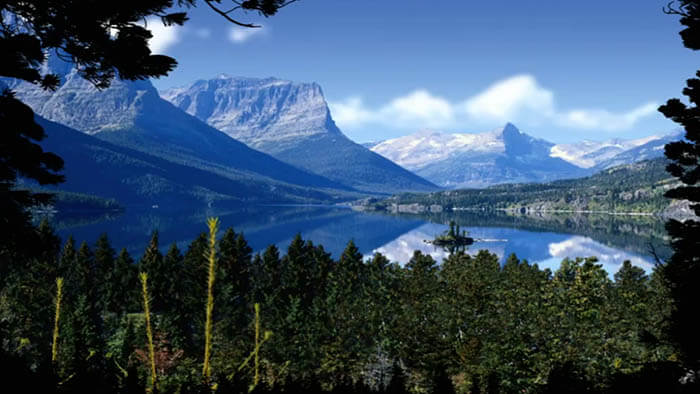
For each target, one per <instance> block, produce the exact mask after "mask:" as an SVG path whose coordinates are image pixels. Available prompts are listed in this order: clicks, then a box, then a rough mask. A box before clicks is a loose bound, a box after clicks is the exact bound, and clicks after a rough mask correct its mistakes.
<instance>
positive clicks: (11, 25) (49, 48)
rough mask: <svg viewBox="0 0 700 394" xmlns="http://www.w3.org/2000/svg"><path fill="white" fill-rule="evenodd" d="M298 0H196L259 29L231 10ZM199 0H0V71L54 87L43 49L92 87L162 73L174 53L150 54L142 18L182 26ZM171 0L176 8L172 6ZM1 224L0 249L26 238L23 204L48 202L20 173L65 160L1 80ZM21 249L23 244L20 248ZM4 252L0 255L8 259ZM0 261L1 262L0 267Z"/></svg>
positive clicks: (48, 177) (34, 175)
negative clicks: (22, 184) (24, 185)
mask: <svg viewBox="0 0 700 394" xmlns="http://www.w3.org/2000/svg"><path fill="white" fill-rule="evenodd" d="M296 1H297V0H246V1H242V2H241V1H236V0H231V4H230V5H229V6H228V7H227V8H226V9H224V8H221V7H222V6H225V5H224V4H222V0H201V1H200V3H202V2H203V3H205V4H206V5H207V6H209V7H210V8H211V9H212V10H213V11H214V12H216V13H217V14H219V15H221V16H222V17H224V18H225V19H226V20H227V21H229V22H231V23H234V24H236V25H239V26H243V27H248V28H257V27H259V26H256V25H254V24H251V23H245V22H242V21H241V20H239V19H238V18H235V17H234V16H233V15H234V13H241V12H248V11H252V12H256V13H258V14H260V15H263V16H265V17H268V16H272V15H274V14H276V13H277V11H278V10H279V9H280V8H282V7H285V6H287V5H289V4H291V3H294V2H296ZM197 4H198V2H197V0H176V1H175V0H142V1H126V2H125V1H91V0H34V1H25V0H6V1H3V2H1V3H0V59H2V61H1V62H0V77H7V78H16V79H20V80H23V81H26V82H30V83H33V84H37V85H40V86H41V87H42V88H44V89H49V90H54V89H56V88H57V87H58V85H59V84H60V81H59V77H58V75H56V74H53V73H51V72H50V71H47V70H46V69H44V68H42V65H43V63H44V61H45V60H46V58H47V56H48V55H49V54H54V55H55V56H57V57H58V58H60V59H62V60H64V61H67V62H69V63H72V64H74V66H75V67H76V69H77V71H78V73H79V74H80V75H81V76H82V77H84V78H85V79H87V80H88V81H90V82H92V83H93V84H94V85H95V87H97V88H98V89H104V88H107V87H109V85H110V82H111V81H112V80H113V79H114V78H120V79H124V80H139V79H147V78H159V77H162V76H165V75H168V73H169V72H170V71H172V70H173V69H174V68H175V66H176V65H177V62H176V61H175V59H173V58H171V57H169V56H165V55H159V54H153V53H152V52H151V50H150V49H149V47H148V40H149V39H151V38H152V37H153V34H152V33H151V32H150V31H149V30H148V27H147V26H146V25H145V24H144V21H145V20H146V18H148V17H157V18H160V20H161V22H162V23H163V24H164V25H166V26H170V25H182V24H184V23H185V22H186V21H187V20H188V17H187V13H186V12H182V11H181V10H183V9H186V8H190V7H195V6H197ZM173 7H176V8H175V11H173ZM0 124H2V127H3V131H2V132H1V133H0V197H2V201H3V204H2V206H1V207H0V231H2V233H3V234H12V236H11V237H3V241H0V256H2V257H7V256H5V253H7V251H8V250H14V251H17V250H19V249H22V245H25V246H28V245H31V243H32V242H31V240H30V239H31V238H32V235H31V234H32V231H31V230H32V226H31V225H30V224H29V215H28V213H27V212H26V209H27V208H28V207H31V206H35V205H38V204H41V203H46V202H48V201H50V196H49V195H47V194H38V193H30V192H27V191H18V190H14V186H15V184H16V181H17V178H18V177H19V176H22V177H25V178H29V179H32V180H34V181H36V182H37V183H39V184H40V185H47V184H58V183H61V182H63V181H64V177H63V175H61V174H60V172H61V170H62V169H63V160H61V158H60V157H58V156H57V155H55V154H53V153H48V152H44V151H43V150H42V148H41V147H40V146H39V145H38V144H37V143H36V142H37V141H41V140H42V139H44V138H45V137H46V134H45V133H44V130H43V128H42V127H41V126H40V125H39V124H38V123H36V122H35V120H34V113H33V111H32V110H31V108H29V106H27V105H25V104H24V103H22V102H21V101H20V100H18V99H17V98H15V95H14V94H13V92H12V91H11V90H10V89H8V88H7V87H6V86H5V85H3V83H2V82H1V81H0ZM25 249H26V247H25ZM7 260H9V258H3V261H7ZM0 268H2V267H0Z"/></svg>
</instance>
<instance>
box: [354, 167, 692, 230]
mask: <svg viewBox="0 0 700 394" xmlns="http://www.w3.org/2000/svg"><path fill="white" fill-rule="evenodd" d="M667 164H668V161H667V160H666V159H665V158H656V159H653V160H645V161H639V162H635V163H632V164H624V165H620V166H616V167H613V168H609V169H605V170H603V171H599V172H596V173H595V174H593V175H591V176H588V177H584V178H577V179H563V180H557V181H554V182H546V183H520V184H506V185H495V186H491V187H488V188H486V189H463V190H449V191H442V192H435V193H403V194H399V195H395V196H392V197H390V198H388V199H386V200H383V201H379V202H373V201H369V200H368V203H367V206H366V207H363V208H364V209H376V210H390V211H397V212H409V213H412V212H418V213H421V212H429V211H431V209H430V207H431V206H435V205H439V206H440V208H439V209H436V208H435V207H433V209H432V210H433V211H437V212H441V211H442V210H452V209H453V208H457V210H460V209H475V210H491V209H500V210H512V211H515V212H520V213H525V212H528V211H531V212H532V211H534V212H552V211H565V212H570V211H588V212H590V211H592V212H601V211H602V212H637V213H648V214H661V215H664V216H673V217H677V218H683V217H690V216H692V211H690V210H689V209H688V204H687V202H683V201H677V200H670V199H668V198H666V197H664V193H665V192H666V191H667V190H669V189H671V188H673V187H676V186H677V185H678V180H677V179H676V178H674V177H672V176H671V175H670V174H668V172H666V165H667Z"/></svg>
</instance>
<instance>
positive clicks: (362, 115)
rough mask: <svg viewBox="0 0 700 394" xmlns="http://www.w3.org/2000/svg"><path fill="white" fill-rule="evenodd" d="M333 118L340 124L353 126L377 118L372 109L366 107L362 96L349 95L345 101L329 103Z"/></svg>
mask: <svg viewBox="0 0 700 394" xmlns="http://www.w3.org/2000/svg"><path fill="white" fill-rule="evenodd" d="M328 105H329V106H330V108H331V112H332V113H333V119H334V120H335V121H336V123H338V124H342V125H345V126H349V127H353V126H356V125H361V124H363V123H370V122H373V121H374V119H375V118H376V116H375V114H374V113H372V111H370V110H368V109H366V108H365V107H364V104H363V102H362V99H361V98H360V97H349V98H347V99H345V100H344V101H340V102H331V103H328Z"/></svg>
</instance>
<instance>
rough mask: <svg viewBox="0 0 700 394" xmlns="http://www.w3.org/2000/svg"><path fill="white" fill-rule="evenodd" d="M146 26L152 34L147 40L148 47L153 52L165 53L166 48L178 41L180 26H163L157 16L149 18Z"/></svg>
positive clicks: (180, 31)
mask: <svg viewBox="0 0 700 394" xmlns="http://www.w3.org/2000/svg"><path fill="white" fill-rule="evenodd" d="M146 28H147V29H148V30H150V31H151V34H153V38H151V39H150V40H149V41H148V47H149V48H150V49H151V52H153V53H165V52H166V51H167V50H168V48H170V47H172V46H173V45H175V44H177V43H178V42H180V39H181V33H182V26H177V25H171V26H165V25H163V22H161V20H160V19H159V18H149V19H147V24H146Z"/></svg>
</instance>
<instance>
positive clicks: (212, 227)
mask: <svg viewBox="0 0 700 394" xmlns="http://www.w3.org/2000/svg"><path fill="white" fill-rule="evenodd" d="M207 226H208V227H209V250H208V251H207V256H206V257H207V261H208V262H209V276H208V280H207V310H206V314H207V315H206V323H205V326H204V366H203V367H202V374H203V375H204V379H205V381H206V382H207V383H209V379H210V378H211V365H210V364H209V358H210V357H211V336H212V312H213V311H214V294H213V288H214V279H215V276H216V233H217V232H218V231H219V218H209V219H207Z"/></svg>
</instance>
